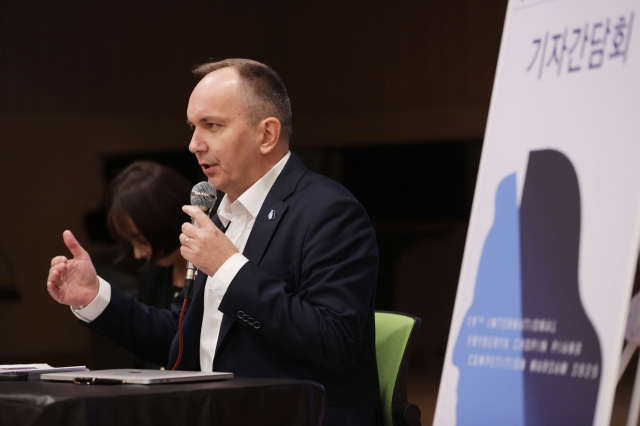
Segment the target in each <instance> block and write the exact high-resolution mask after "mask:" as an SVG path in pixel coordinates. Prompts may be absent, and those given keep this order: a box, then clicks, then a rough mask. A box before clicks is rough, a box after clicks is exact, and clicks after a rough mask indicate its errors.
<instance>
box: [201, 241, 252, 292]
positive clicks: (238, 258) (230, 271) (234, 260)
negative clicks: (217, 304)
mask: <svg viewBox="0 0 640 426" xmlns="http://www.w3.org/2000/svg"><path fill="white" fill-rule="evenodd" d="M248 261H249V259H247V258H246V257H244V256H243V255H241V254H240V253H236V254H234V255H233V256H231V257H230V258H229V259H227V261H226V262H224V263H223V264H222V266H221V267H220V269H218V271H217V272H216V273H215V274H213V276H212V277H211V279H209V280H207V281H208V282H207V290H211V291H213V297H215V298H216V299H218V300H222V298H223V297H224V294H225V293H226V292H227V289H228V288H229V285H230V284H231V281H233V279H234V278H235V277H236V274H237V273H238V271H239V270H240V268H242V267H243V266H244V264H245V263H247V262H248Z"/></svg>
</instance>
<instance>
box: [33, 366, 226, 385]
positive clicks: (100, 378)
mask: <svg viewBox="0 0 640 426" xmlns="http://www.w3.org/2000/svg"><path fill="white" fill-rule="evenodd" d="M226 379H233V373H221V372H215V371H214V372H204V371H174V370H139V369H135V368H122V369H116V370H93V371H72V372H66V373H46V374H42V375H40V380H47V381H55V382H73V383H76V384H87V385H90V384H95V385H100V384H103V385H116V384H133V385H153V384H157V383H187V382H207V381H213V380H226Z"/></svg>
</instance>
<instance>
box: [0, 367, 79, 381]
mask: <svg viewBox="0 0 640 426" xmlns="http://www.w3.org/2000/svg"><path fill="white" fill-rule="evenodd" d="M86 370H88V369H87V367H86V366H84V365H76V366H73V367H52V366H50V365H49V364H4V365H2V364H0V375H2V374H8V373H16V372H20V373H29V380H40V374H43V373H62V372H64V371H86Z"/></svg>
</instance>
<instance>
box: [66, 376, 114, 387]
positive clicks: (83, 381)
mask: <svg viewBox="0 0 640 426" xmlns="http://www.w3.org/2000/svg"><path fill="white" fill-rule="evenodd" d="M73 383H75V384H76V385H124V384H126V383H127V381H126V380H116V379H100V378H98V377H76V378H75V379H73Z"/></svg>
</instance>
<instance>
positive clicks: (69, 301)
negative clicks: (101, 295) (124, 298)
mask: <svg viewBox="0 0 640 426" xmlns="http://www.w3.org/2000/svg"><path fill="white" fill-rule="evenodd" d="M62 239H63V241H64V244H65V245H66V246H67V248H68V249H69V251H70V252H71V254H72V255H73V259H67V258H66V257H64V256H56V257H54V258H53V259H52V260H51V269H49V277H48V278H47V290H48V291H49V294H50V295H51V297H53V299H54V300H55V301H56V302H58V303H61V304H64V305H70V306H73V307H80V306H83V307H84V306H87V305H88V304H89V303H91V302H92V301H93V299H95V298H96V296H97V295H98V291H99V290H100V282H99V281H98V275H97V274H96V269H95V268H94V267H93V263H91V258H90V257H89V253H87V252H86V250H85V249H83V248H82V246H81V245H80V243H78V240H76V238H75V237H74V236H73V234H72V233H71V231H64V232H63V233H62Z"/></svg>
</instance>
